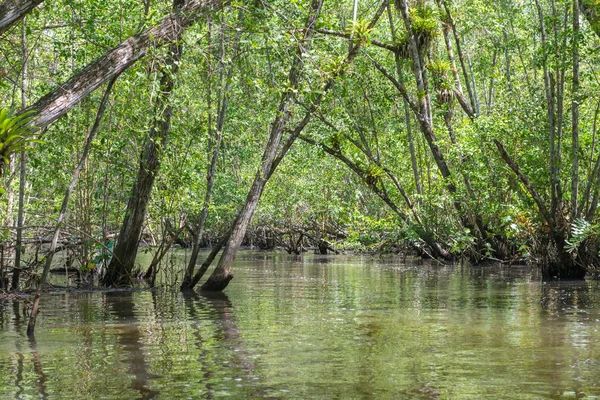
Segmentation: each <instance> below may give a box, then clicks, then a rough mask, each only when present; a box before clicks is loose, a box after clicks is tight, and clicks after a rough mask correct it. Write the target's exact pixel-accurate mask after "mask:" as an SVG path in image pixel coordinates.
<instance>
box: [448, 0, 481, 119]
mask: <svg viewBox="0 0 600 400" xmlns="http://www.w3.org/2000/svg"><path fill="white" fill-rule="evenodd" d="M442 3H443V5H444V9H445V10H446V17H447V18H448V22H449V24H450V27H451V28H452V34H453V35H454V42H455V44H456V53H457V54H458V60H459V61H460V67H461V68H462V72H463V76H464V78H465V86H466V87H467V93H468V95H469V100H470V102H471V108H472V109H473V111H474V112H475V114H476V115H479V110H478V109H477V102H476V100H475V95H474V93H473V89H472V88H471V82H470V79H469V74H468V73H467V66H466V63H465V57H464V55H463V52H462V47H461V43H460V37H459V35H458V30H457V29H456V22H455V21H454V17H453V16H452V13H451V12H450V8H449V7H448V3H447V1H446V0H443V1H442Z"/></svg>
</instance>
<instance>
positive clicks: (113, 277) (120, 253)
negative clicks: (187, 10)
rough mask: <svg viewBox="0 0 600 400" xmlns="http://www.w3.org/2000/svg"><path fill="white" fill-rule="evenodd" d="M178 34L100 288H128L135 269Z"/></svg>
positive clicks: (162, 139) (164, 129)
mask: <svg viewBox="0 0 600 400" xmlns="http://www.w3.org/2000/svg"><path fill="white" fill-rule="evenodd" d="M182 5H183V0H173V9H174V10H175V11H174V12H177V11H176V10H179V9H181V7H182ZM178 32H179V36H178V37H177V38H175V40H176V43H174V44H171V45H170V46H169V55H168V57H167V60H166V61H165V65H164V67H163V70H162V76H161V79H160V93H159V94H158V95H157V97H156V100H155V105H154V115H155V117H154V122H153V125H152V128H151V129H150V133H149V135H148V137H147V138H146V140H145V143H144V146H143V150H142V154H141V156H140V166H139V169H138V174H137V179H136V183H135V184H134V186H133V189H132V191H131V197H130V198H129V202H128V203H127V210H126V212H125V218H124V220H123V225H122V226H121V231H120V233H119V238H118V240H117V244H116V245H115V248H114V252H113V257H112V259H111V262H110V264H109V265H108V268H107V270H106V273H105V275H104V276H103V277H102V284H103V285H105V286H127V285H129V284H131V272H132V271H133V268H134V265H135V258H136V256H137V250H138V244H139V239H140V235H141V232H142V227H143V223H144V218H145V216H146V208H147V206H148V202H149V201H150V195H151V193H152V188H153V186H154V180H155V177H156V174H157V173H158V171H159V169H160V157H161V156H160V154H161V153H162V151H163V150H164V149H165V147H166V144H167V136H168V133H169V129H170V128H171V115H172V109H173V108H172V105H171V103H170V97H171V92H172V91H173V87H174V85H175V80H174V79H175V75H176V74H177V70H178V68H179V61H180V60H181V51H182V45H181V43H180V39H181V34H182V33H183V30H179V31H178Z"/></svg>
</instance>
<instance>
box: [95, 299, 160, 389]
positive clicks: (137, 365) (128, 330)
mask: <svg viewBox="0 0 600 400" xmlns="http://www.w3.org/2000/svg"><path fill="white" fill-rule="evenodd" d="M132 295H133V293H132V292H107V293H106V299H107V300H108V303H109V310H110V311H111V314H112V315H114V316H115V317H117V318H118V320H119V329H118V331H117V343H118V344H119V345H121V347H122V351H123V352H124V354H125V355H126V359H125V360H124V361H123V362H124V363H126V364H127V366H128V372H129V374H131V375H133V379H132V381H131V388H132V389H134V390H136V391H137V392H139V393H140V396H139V397H138V399H143V400H145V399H153V398H155V397H157V396H158V394H159V392H158V391H156V390H153V389H150V387H149V386H150V385H149V383H150V380H151V379H153V378H155V376H153V375H151V374H150V373H148V365H147V363H146V357H145V355H144V346H143V344H142V342H141V340H140V339H141V337H142V332H141V330H140V324H139V321H138V319H137V316H136V314H135V311H134V302H133V298H132ZM111 298H112V299H113V300H116V301H111Z"/></svg>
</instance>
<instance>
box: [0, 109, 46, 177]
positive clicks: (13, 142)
mask: <svg viewBox="0 0 600 400" xmlns="http://www.w3.org/2000/svg"><path fill="white" fill-rule="evenodd" d="M33 116H34V114H33V113H32V112H26V113H22V114H20V115H16V116H15V115H12V114H11V113H10V112H9V111H8V110H7V109H0V174H1V173H2V172H3V170H4V169H5V168H6V166H7V165H8V164H9V162H10V157H11V156H12V155H13V154H16V153H19V152H22V151H27V150H30V149H31V146H32V145H33V144H34V143H41V141H40V140H37V139H34V138H33V137H32V135H33V133H34V132H35V131H36V128H35V127H33V126H31V124H30V122H31V120H32V118H33Z"/></svg>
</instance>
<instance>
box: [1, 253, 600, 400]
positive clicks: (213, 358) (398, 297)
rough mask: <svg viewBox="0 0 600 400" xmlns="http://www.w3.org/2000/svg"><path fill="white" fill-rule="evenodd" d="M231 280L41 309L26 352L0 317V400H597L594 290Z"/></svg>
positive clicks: (245, 264)
mask: <svg viewBox="0 0 600 400" xmlns="http://www.w3.org/2000/svg"><path fill="white" fill-rule="evenodd" d="M325 260H326V262H322V261H325ZM182 268H183V265H182ZM235 270H236V279H235V280H234V281H232V283H231V285H230V286H229V287H228V289H227V295H226V296H222V295H220V296H216V297H215V296H210V297H208V296H201V295H196V294H194V295H191V296H189V295H182V294H181V293H179V292H178V291H171V290H162V291H160V290H158V291H152V292H148V291H138V292H115V293H104V292H102V293H97V292H96V293H66V294H65V293H63V294H54V295H48V297H47V301H46V302H45V303H44V304H45V309H44V310H43V313H44V314H42V315H43V319H42V320H41V322H42V324H41V325H40V331H39V332H40V333H41V334H39V335H37V340H38V342H37V343H30V342H28V341H27V340H26V335H25V331H24V329H25V324H26V321H25V319H24V317H23V312H22V309H21V308H20V305H19V303H1V304H0V313H1V315H0V398H1V399H4V398H23V399H25V398H37V397H46V396H47V397H51V398H68V399H71V398H96V397H98V394H99V393H102V396H103V397H104V398H107V399H111V398H113V399H120V398H132V399H133V398H138V399H150V398H158V399H175V398H193V399H196V398H206V399H213V398H214V399H217V398H224V397H230V398H295V399H304V398H324V399H330V398H339V399H345V398H361V399H385V398H410V399H412V398H416V399H436V398H440V399H451V398H456V399H463V398H523V399H539V398H551V399H562V398H577V397H583V396H584V395H585V396H586V398H593V396H600V382H598V379H597V378H598V371H600V333H599V332H598V330H599V329H600V326H599V325H600V324H599V322H600V302H599V300H600V290H599V288H598V286H597V285H594V284H589V285H588V284H583V285H582V284H577V285H575V284H565V283H561V284H541V283H540V282H539V280H538V277H537V276H536V273H535V271H534V270H531V269H527V268H506V267H495V266H486V267H469V266H455V267H454V266H438V265H431V264H429V263H422V264H420V265H413V264H409V265H404V264H402V262H401V260H399V259H396V258H372V257H344V256H313V255H308V254H305V255H304V256H303V257H294V256H287V255H285V254H275V255H273V254H270V253H258V252H251V253H244V252H242V253H241V256H240V258H239V259H238V261H237V264H236V265H235Z"/></svg>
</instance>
